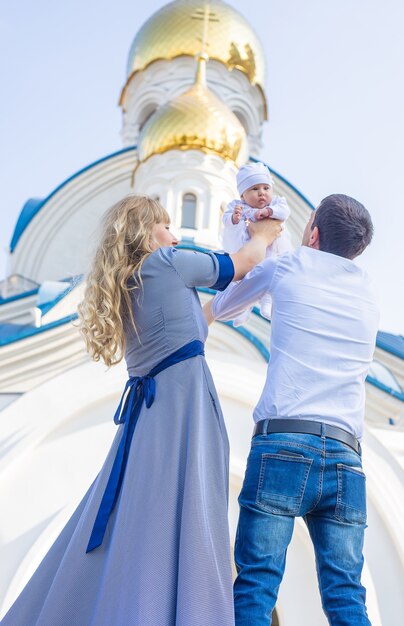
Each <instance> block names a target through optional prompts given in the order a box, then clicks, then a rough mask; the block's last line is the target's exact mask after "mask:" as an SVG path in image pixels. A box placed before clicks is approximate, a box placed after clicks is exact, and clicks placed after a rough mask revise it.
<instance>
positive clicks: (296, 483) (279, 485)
mask: <svg viewBox="0 0 404 626" xmlns="http://www.w3.org/2000/svg"><path fill="white" fill-rule="evenodd" d="M311 464H312V459H306V458H305V457H304V456H303V455H295V454H294V455H289V454H288V453H287V452H286V451H285V452H283V451H282V453H278V454H262V455H261V466H260V474H259V481H258V491H257V499H256V504H257V505H258V506H260V507H261V508H263V509H265V510H266V511H269V512H270V513H275V514H277V515H297V514H298V513H299V509H300V506H301V504H302V500H303V495H304V490H305V488H306V482H307V478H308V475H309V472H310V467H311Z"/></svg>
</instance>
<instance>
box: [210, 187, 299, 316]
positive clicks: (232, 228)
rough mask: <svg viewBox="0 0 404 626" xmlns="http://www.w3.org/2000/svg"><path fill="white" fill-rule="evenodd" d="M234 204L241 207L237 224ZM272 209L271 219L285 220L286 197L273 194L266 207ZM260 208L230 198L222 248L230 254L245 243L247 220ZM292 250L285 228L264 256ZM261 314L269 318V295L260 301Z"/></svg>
mask: <svg viewBox="0 0 404 626" xmlns="http://www.w3.org/2000/svg"><path fill="white" fill-rule="evenodd" d="M236 206H241V207H242V213H241V219H240V222H239V223H238V224H233V222H232V215H233V211H234V208H235V207H236ZM264 208H270V209H272V216H271V218H272V219H277V220H282V221H285V220H287V219H288V217H289V215H290V209H289V207H288V204H287V202H286V199H285V198H283V197H281V196H274V197H273V199H272V202H271V204H269V205H268V206H267V207H264ZM260 210H261V209H254V208H252V207H250V206H249V205H248V204H246V203H245V202H244V200H242V199H240V200H238V199H236V200H232V201H231V202H230V203H229V204H228V205H227V209H226V211H225V212H224V214H223V230H222V245H223V249H224V250H225V251H226V252H229V253H230V254H232V253H234V252H237V251H238V250H240V248H242V247H243V246H244V245H245V243H246V242H247V241H248V240H249V239H250V236H249V234H248V228H247V226H248V221H252V222H255V221H256V218H255V214H256V212H257V211H260ZM291 250H293V246H292V242H291V239H290V235H289V233H288V232H287V230H286V229H284V230H283V231H282V234H281V235H280V236H279V237H278V238H277V239H275V241H274V242H273V243H272V244H271V245H270V246H268V248H267V250H266V255H265V256H266V258H268V257H274V256H279V255H281V254H284V253H285V252H290V251H291ZM259 304H260V312H261V315H262V316H263V317H265V318H267V319H271V309H272V298H271V295H270V294H269V293H268V294H265V295H264V296H263V297H262V298H261V300H260V302H259ZM250 313H251V309H248V310H247V311H245V312H244V313H242V314H241V315H239V316H238V317H237V318H236V319H235V320H234V325H235V326H240V325H241V324H244V323H245V322H246V321H247V320H248V318H249V317H250Z"/></svg>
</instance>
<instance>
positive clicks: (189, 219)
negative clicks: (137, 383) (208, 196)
mask: <svg viewBox="0 0 404 626" xmlns="http://www.w3.org/2000/svg"><path fill="white" fill-rule="evenodd" d="M181 228H196V195H195V194H194V193H185V194H184V195H183V196H182V210H181Z"/></svg>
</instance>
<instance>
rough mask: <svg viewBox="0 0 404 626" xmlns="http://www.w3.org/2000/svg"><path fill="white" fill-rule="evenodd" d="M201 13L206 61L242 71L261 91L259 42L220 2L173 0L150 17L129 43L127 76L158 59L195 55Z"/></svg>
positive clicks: (262, 70) (262, 67)
mask: <svg viewBox="0 0 404 626" xmlns="http://www.w3.org/2000/svg"><path fill="white" fill-rule="evenodd" d="M205 11H208V13H207V16H206V20H205V25H206V26H207V29H206V33H207V36H206V41H207V47H206V52H207V54H208V55H209V58H210V59H215V60H217V61H222V63H224V64H225V65H226V66H227V67H228V68H229V69H233V68H237V69H239V70H241V71H243V72H245V73H246V74H247V76H248V78H249V80H250V82H251V83H252V84H256V83H257V84H258V85H260V86H261V88H262V87H263V86H264V83H265V63H264V52H263V49H262V46H261V43H260V41H259V40H258V37H257V35H256V34H255V32H254V31H253V29H252V28H251V26H250V25H249V24H248V22H247V21H246V20H245V18H244V17H242V16H241V15H240V13H238V12H237V11H236V10H235V9H234V8H233V7H231V6H229V5H227V4H225V3H224V2H221V0H210V1H209V2H206V1H204V0H175V1H174V2H170V3H169V4H167V5H165V6H164V7H162V8H161V9H160V10H159V11H157V13H155V14H154V15H152V17H151V18H150V19H149V20H148V21H147V22H146V23H145V24H144V25H143V26H142V28H141V29H140V31H139V32H138V34H137V35H136V37H135V39H134V41H133V44H132V47H131V50H130V52H129V59H128V75H131V74H132V73H133V72H135V71H137V70H142V69H144V68H145V67H147V66H148V65H150V63H152V62H153V61H156V60H158V59H167V60H170V59H174V58H175V57H178V56H181V55H188V56H193V57H194V56H196V55H197V54H198V53H199V52H200V50H201V39H202V36H203V32H204V13H205ZM206 33H205V34H206Z"/></svg>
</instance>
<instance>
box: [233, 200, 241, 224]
mask: <svg viewBox="0 0 404 626" xmlns="http://www.w3.org/2000/svg"><path fill="white" fill-rule="evenodd" d="M242 212H243V207H241V206H240V205H239V204H237V206H235V207H234V210H233V215H232V216H231V221H232V222H233V224H239V223H240V220H241V216H242Z"/></svg>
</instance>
